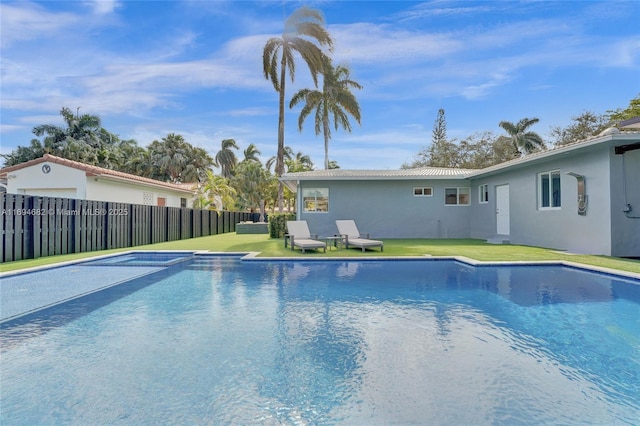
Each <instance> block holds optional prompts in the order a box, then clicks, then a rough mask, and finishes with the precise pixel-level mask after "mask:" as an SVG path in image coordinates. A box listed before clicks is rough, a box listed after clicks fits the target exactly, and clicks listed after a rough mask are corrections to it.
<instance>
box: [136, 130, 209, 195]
mask: <svg viewBox="0 0 640 426" xmlns="http://www.w3.org/2000/svg"><path fill="white" fill-rule="evenodd" d="M148 150H149V160H150V162H151V173H152V176H151V177H152V178H153V179H157V180H161V181H165V182H172V183H189V182H198V181H200V179H203V178H204V177H205V176H206V170H207V169H208V168H209V167H211V166H212V165H213V159H212V158H211V157H210V156H209V155H208V154H207V153H206V151H205V150H204V149H202V148H196V147H194V146H193V145H191V144H190V143H188V142H187V141H185V140H184V138H183V137H182V136H181V135H177V134H175V133H170V134H168V135H167V136H166V137H164V138H162V141H153V142H152V143H151V144H150V145H149V148H148Z"/></svg>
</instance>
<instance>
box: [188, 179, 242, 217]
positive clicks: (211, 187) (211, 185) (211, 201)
mask: <svg viewBox="0 0 640 426" xmlns="http://www.w3.org/2000/svg"><path fill="white" fill-rule="evenodd" d="M235 195H236V190H235V189H234V188H233V187H231V186H230V185H229V179H227V178H225V177H222V176H217V175H215V174H214V173H213V171H211V170H207V171H206V175H205V179H204V180H203V181H202V182H201V183H200V184H199V185H198V190H197V193H196V198H195V200H194V202H193V208H194V209H209V210H223V209H224V208H225V207H227V206H229V207H231V206H233V205H234V204H235V198H234V196H235Z"/></svg>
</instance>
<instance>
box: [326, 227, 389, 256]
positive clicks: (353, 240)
mask: <svg viewBox="0 0 640 426" xmlns="http://www.w3.org/2000/svg"><path fill="white" fill-rule="evenodd" d="M336 226H337V227H338V233H339V234H340V236H341V237H342V238H343V240H344V245H345V247H346V248H349V246H354V247H360V248H361V249H362V251H365V250H366V249H367V248H373V247H380V251H383V250H384V243H383V242H382V241H379V240H371V239H369V234H364V235H363V234H361V233H360V231H358V227H357V226H356V222H355V221H353V220H336Z"/></svg>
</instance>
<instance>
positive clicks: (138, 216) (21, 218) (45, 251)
mask: <svg viewBox="0 0 640 426" xmlns="http://www.w3.org/2000/svg"><path fill="white" fill-rule="evenodd" d="M0 208H2V223H1V225H0V234H1V239H0V261H1V262H12V261H15V260H22V259H36V258H39V257H45V256H53V255H59V254H67V253H80V252H89V251H97V250H105V249H113V248H124V247H136V246H141V245H146V244H152V243H159V242H165V241H174V240H180V239H188V238H194V237H202V236H208V235H216V234H222V233H225V232H233V231H234V230H235V229H236V223H238V222H240V221H246V220H253V221H256V220H257V217H258V215H257V214H253V213H247V212H229V211H223V212H217V211H212V210H194V209H188V208H176V207H161V206H148V205H140V204H127V203H117V202H105V201H92V200H76V199H69V198H58V197H39V196H28V195H20V194H6V193H3V194H0Z"/></svg>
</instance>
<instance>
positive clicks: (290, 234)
mask: <svg viewBox="0 0 640 426" xmlns="http://www.w3.org/2000/svg"><path fill="white" fill-rule="evenodd" d="M288 242H290V243H291V250H295V247H300V249H301V250H302V252H303V253H304V251H305V250H306V249H322V250H323V251H325V252H326V251H327V244H326V243H325V242H324V241H318V235H315V234H314V235H311V233H310V232H309V226H308V225H307V221H306V220H288V221H287V234H285V236H284V246H285V248H286V247H287V243H288Z"/></svg>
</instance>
